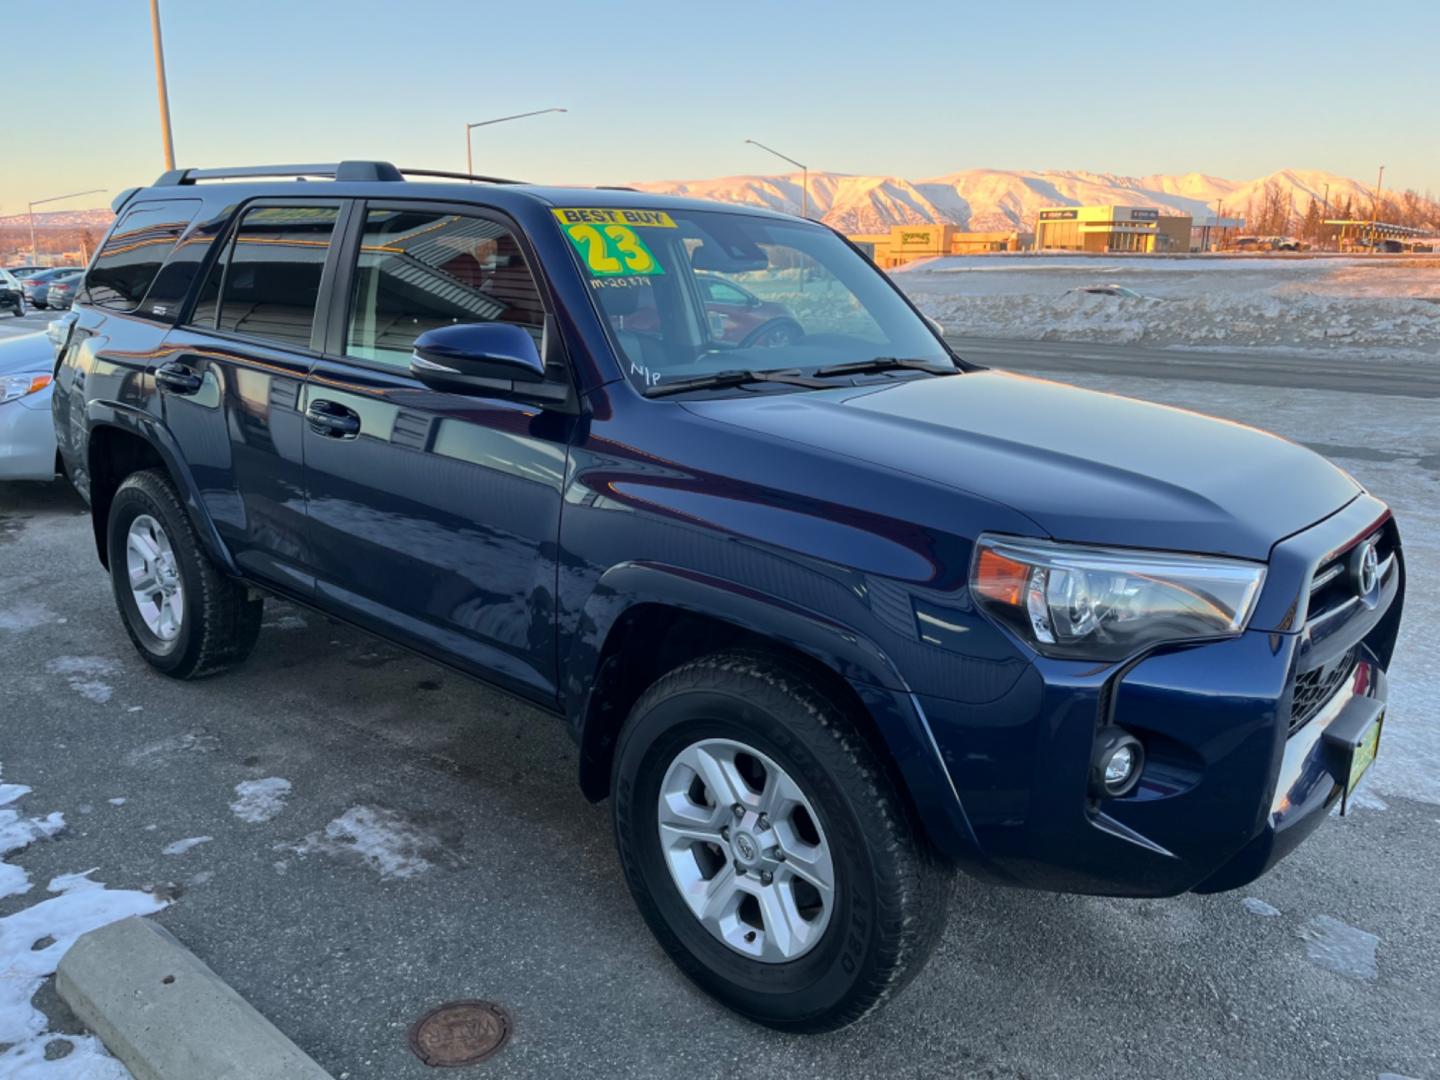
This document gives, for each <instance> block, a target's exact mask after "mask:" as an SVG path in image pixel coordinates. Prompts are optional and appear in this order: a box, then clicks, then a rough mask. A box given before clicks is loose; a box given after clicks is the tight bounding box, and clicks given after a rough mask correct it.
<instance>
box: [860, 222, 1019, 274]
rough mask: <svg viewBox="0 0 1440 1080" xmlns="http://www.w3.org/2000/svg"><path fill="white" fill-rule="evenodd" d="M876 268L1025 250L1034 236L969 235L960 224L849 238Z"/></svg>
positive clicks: (903, 228)
mask: <svg viewBox="0 0 1440 1080" xmlns="http://www.w3.org/2000/svg"><path fill="white" fill-rule="evenodd" d="M850 239H851V240H852V241H854V243H855V244H856V245H857V246H858V247H859V248H860V249H861V250H862V251H864V252H865V254H867V255H869V256H870V258H871V259H872V260H873V261H874V263H875V265H876V266H879V267H881V268H882V269H886V270H889V269H891V268H892V267H896V266H904V265H905V264H906V263H908V262H913V261H914V260H915V259H933V258H935V257H936V256H937V255H976V254H981V253H983V252H987V251H1024V250H1025V249H1026V248H1027V247H1029V246H1030V241H1031V239H1032V237H1031V236H1030V235H1029V234H1028V233H1020V232H966V231H965V230H964V229H962V228H960V226H958V225H896V226H895V227H894V228H893V229H891V230H890V231H889V232H888V233H866V234H863V235H860V236H852V237H850Z"/></svg>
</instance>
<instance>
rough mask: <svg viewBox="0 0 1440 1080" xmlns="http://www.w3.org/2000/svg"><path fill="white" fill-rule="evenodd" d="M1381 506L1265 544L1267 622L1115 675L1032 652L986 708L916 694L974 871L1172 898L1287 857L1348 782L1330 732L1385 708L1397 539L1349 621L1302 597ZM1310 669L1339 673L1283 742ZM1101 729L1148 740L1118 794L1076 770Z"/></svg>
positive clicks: (1368, 505)
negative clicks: (968, 833)
mask: <svg viewBox="0 0 1440 1080" xmlns="http://www.w3.org/2000/svg"><path fill="white" fill-rule="evenodd" d="M1385 514H1386V512H1385V509H1384V507H1383V505H1382V504H1380V503H1378V502H1376V501H1375V500H1374V499H1370V498H1369V497H1362V499H1360V500H1356V502H1355V503H1353V504H1351V507H1347V508H1346V510H1345V511H1342V512H1341V513H1339V514H1337V515H1335V516H1334V517H1333V518H1331V519H1327V521H1326V522H1323V523H1321V525H1317V526H1315V527H1314V528H1312V529H1311V530H1308V531H1307V532H1306V533H1301V534H1299V535H1298V536H1296V537H1292V538H1291V539H1290V540H1287V541H1285V542H1284V543H1282V544H1280V545H1277V548H1276V550H1275V552H1274V553H1273V555H1272V559H1271V568H1270V575H1269V580H1268V581H1267V585H1266V594H1265V595H1263V596H1262V598H1261V608H1262V609H1267V608H1268V613H1273V615H1274V618H1273V619H1271V618H1270V617H1269V614H1268V613H1267V615H1266V618H1265V619H1264V620H1263V621H1261V620H1260V618H1259V617H1260V615H1261V614H1262V613H1261V612H1257V623H1258V625H1259V626H1261V627H1265V629H1251V630H1249V631H1247V632H1246V633H1244V634H1242V635H1240V636H1238V637H1236V638H1231V639H1228V640H1225V641H1218V642H1213V643H1208V644H1200V645H1190V646H1180V647H1174V648H1170V649H1167V650H1158V651H1156V652H1154V653H1152V654H1150V655H1148V656H1146V657H1144V658H1142V659H1140V660H1139V661H1138V662H1134V663H1132V664H1130V665H1122V666H1121V667H1120V668H1119V669H1118V670H1117V669H1116V668H1115V667H1113V666H1096V665H1090V666H1088V667H1087V666H1086V665H1084V664H1079V663H1075V662H1067V661H1050V660H1045V659H1043V658H1036V659H1035V660H1034V661H1033V662H1032V669H1031V671H1030V672H1028V673H1027V674H1026V676H1024V677H1022V678H1021V679H1020V680H1019V681H1018V682H1017V683H1016V684H1015V686H1014V688H1012V690H1011V691H1010V692H1009V693H1008V694H1006V695H1005V697H1004V699H1002V700H1000V701H997V702H994V703H989V704H988V705H986V706H984V707H977V706H973V705H968V706H961V705H958V704H957V703H955V702H949V701H943V700H939V699H921V701H920V704H921V707H922V708H923V709H924V711H925V714H926V716H927V718H928V719H929V721H930V723H931V726H932V729H933V730H934V732H935V736H936V741H937V743H938V745H939V747H940V749H941V752H942V757H943V759H944V761H945V763H946V766H947V768H948V769H949V772H950V775H951V777H952V779H953V780H954V783H955V789H956V792H957V794H958V797H959V799H960V802H961V804H962V806H963V808H964V811H965V814H966V817H967V818H968V820H969V822H970V825H971V827H972V829H973V832H974V836H975V841H976V845H977V848H978V851H977V853H976V858H975V859H974V860H973V866H972V868H973V869H974V870H975V871H976V872H977V873H979V874H980V876H985V877H990V878H993V879H995V880H999V881H1003V882H1008V883H1011V884H1017V885H1024V886H1030V887H1035V888H1043V889H1049V890H1054V891H1060V892H1080V893H1094V894H1103V895H1118V896H1169V895H1175V894H1178V893H1182V892H1186V891H1191V890H1198V891H1204V892H1215V891H1220V890H1224V889H1232V888H1238V887H1239V886H1241V885H1244V884H1246V883H1247V882H1249V881H1252V880H1254V879H1255V878H1256V877H1258V876H1259V875H1260V874H1262V873H1264V872H1265V871H1266V870H1268V869H1269V868H1270V867H1271V866H1273V865H1274V864H1275V862H1276V861H1278V860H1279V859H1280V858H1282V857H1283V856H1284V855H1285V854H1287V853H1288V852H1289V851H1291V850H1293V849H1294V848H1295V846H1296V845H1298V844H1299V842H1300V841H1301V840H1303V839H1304V837H1305V836H1307V835H1308V834H1309V833H1310V832H1311V831H1313V830H1314V829H1315V828H1316V827H1317V826H1318V825H1319V823H1320V822H1322V821H1323V820H1324V819H1325V817H1326V815H1327V813H1328V811H1329V810H1330V809H1331V808H1332V807H1333V806H1334V805H1335V804H1336V802H1337V801H1338V800H1339V799H1340V797H1341V794H1342V792H1343V788H1344V784H1345V782H1346V780H1347V779H1348V769H1349V755H1348V754H1347V753H1345V752H1343V750H1342V748H1340V747H1337V746H1336V745H1334V742H1335V740H1334V739H1332V738H1327V734H1328V733H1330V732H1331V731H1332V729H1334V730H1336V731H1338V730H1339V728H1338V727H1337V725H1340V726H1346V725H1349V726H1353V725H1354V724H1355V723H1356V722H1357V717H1358V714H1359V713H1360V712H1365V713H1368V714H1370V715H1374V714H1377V713H1378V712H1379V711H1380V710H1381V709H1383V707H1384V701H1385V693H1386V682H1385V674H1384V667H1385V665H1386V664H1387V663H1388V662H1389V658H1390V655H1391V652H1392V651H1393V648H1394V641H1395V636H1396V633H1397V630H1398V624H1399V616H1400V609H1401V607H1402V602H1403V594H1404V571H1403V560H1402V559H1401V557H1400V551H1399V545H1398V537H1396V538H1395V548H1394V553H1395V558H1394V560H1393V563H1392V564H1391V565H1390V566H1389V568H1388V570H1387V572H1386V573H1385V575H1384V577H1383V579H1382V581H1381V583H1380V585H1379V587H1378V588H1377V589H1376V590H1375V593H1374V595H1372V596H1370V597H1368V598H1367V601H1366V603H1364V604H1363V605H1362V604H1355V605H1352V606H1351V607H1350V608H1347V609H1346V611H1345V612H1344V617H1343V619H1338V620H1335V619H1332V620H1329V621H1327V622H1326V623H1325V624H1324V626H1323V629H1322V628H1321V627H1320V626H1319V624H1318V623H1315V624H1312V623H1310V622H1306V621H1305V615H1304V611H1305V605H1304V599H1303V598H1304V597H1305V596H1308V590H1309V582H1310V579H1311V577H1312V575H1313V574H1314V572H1315V569H1316V567H1317V566H1318V565H1320V564H1322V563H1323V562H1324V561H1325V560H1326V559H1329V558H1333V557H1334V554H1335V552H1336V551H1338V550H1341V549H1342V548H1343V547H1344V546H1345V545H1346V544H1348V543H1351V542H1353V540H1354V539H1355V537H1356V536H1359V535H1366V534H1368V533H1369V532H1370V531H1372V530H1374V529H1376V528H1377V527H1378V526H1377V520H1387V518H1385V517H1383V515H1385ZM1385 527H1386V528H1387V529H1389V530H1390V532H1391V534H1392V535H1393V524H1388V525H1386V526H1385ZM1287 596H1288V601H1287ZM1318 664H1335V665H1342V666H1343V672H1342V674H1344V675H1345V677H1344V678H1343V679H1341V680H1339V681H1338V682H1337V685H1336V688H1335V689H1333V690H1331V691H1330V692H1329V693H1328V695H1327V699H1326V702H1325V704H1324V705H1323V706H1322V707H1321V708H1320V710H1319V711H1318V712H1317V713H1316V714H1315V715H1314V716H1313V717H1312V718H1310V719H1309V720H1308V722H1305V723H1304V724H1303V726H1297V727H1296V730H1294V731H1293V733H1292V731H1291V726H1292V725H1291V721H1292V706H1293V707H1294V708H1295V710H1296V711H1295V714H1294V715H1295V717H1296V718H1297V722H1298V718H1299V716H1300V713H1299V711H1298V710H1299V706H1298V705H1297V704H1296V702H1297V699H1296V685H1297V674H1298V673H1300V672H1306V671H1309V670H1310V669H1311V668H1313V667H1314V666H1316V665H1318ZM1359 719H1363V717H1359ZM1110 725H1116V726H1119V727H1120V728H1122V729H1124V730H1125V731H1127V732H1129V733H1130V734H1132V735H1135V736H1136V737H1138V738H1139V739H1140V740H1141V741H1142V743H1144V745H1145V749H1146V764H1145V767H1144V771H1143V773H1142V776H1141V780H1140V783H1139V784H1138V785H1137V787H1136V788H1135V789H1134V790H1133V791H1131V792H1130V793H1129V794H1127V795H1125V796H1124V797H1122V798H1118V799H1117V798H1102V799H1096V798H1093V797H1092V795H1091V793H1090V791H1089V787H1088V768H1089V763H1090V760H1091V756H1092V748H1093V747H1094V745H1095V740H1096V734H1097V732H1098V731H1099V730H1100V729H1101V728H1103V727H1107V726H1110Z"/></svg>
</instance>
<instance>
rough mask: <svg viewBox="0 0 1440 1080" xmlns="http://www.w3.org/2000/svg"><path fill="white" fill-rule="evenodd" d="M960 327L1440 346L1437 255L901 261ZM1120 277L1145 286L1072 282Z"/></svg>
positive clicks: (943, 318)
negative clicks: (1123, 292)
mask: <svg viewBox="0 0 1440 1080" xmlns="http://www.w3.org/2000/svg"><path fill="white" fill-rule="evenodd" d="M894 276H895V281H896V283H897V284H899V286H900V287H901V288H902V289H904V290H905V292H906V293H907V294H908V295H909V296H910V297H911V299H913V300H914V301H915V302H916V304H917V305H918V306H919V307H920V308H921V310H922V311H924V312H925V314H927V315H929V316H930V317H931V318H934V319H936V320H937V321H939V322H940V323H941V324H942V325H944V326H945V328H946V330H947V332H949V333H951V334H955V335H960V336H972V337H993V338H1016V339H1028V340H1041V341H1045V340H1055V341H1097V342H1109V343H1120V344H1144V345H1159V346H1173V345H1179V346H1194V347H1207V346H1208V347H1217V348H1218V347H1231V346H1234V347H1242V348H1255V347H1269V348H1286V349H1305V350H1315V349H1359V350H1366V351H1367V352H1369V353H1373V354H1375V355H1377V356H1378V355H1382V354H1383V355H1398V354H1405V355H1412V354H1421V355H1432V356H1437V357H1440V303H1437V302H1434V301H1435V300H1440V264H1426V263H1425V262H1422V261H1418V260H1417V261H1414V262H1404V263H1395V262H1375V261H1373V260H1372V261H1367V260H1364V259H1290V260H1286V259H1266V258H1254V259H1252V258H1247V257H1239V258H1233V259H1183V258H1180V259H1176V258H1171V259H1163V258H1152V257H1132V258H1129V259H1124V258H1121V259H1095V258H1068V259H1067V258H1063V257H1059V258H1050V257H1032V256H979V257H969V258H966V257H954V258H942V259H932V260H928V261H925V262H917V263H914V264H911V265H910V266H907V267H904V268H901V269H899V270H896V271H895V272H894ZM1098 284H1119V285H1124V286H1125V287H1127V288H1130V289H1133V290H1135V291H1136V292H1138V293H1141V294H1142V297H1143V298H1140V299H1136V298H1130V297H1123V296H1120V297H1116V296H1097V295H1094V294H1089V293H1077V292H1071V291H1070V290H1072V289H1076V288H1082V287H1085V286H1090V285H1098Z"/></svg>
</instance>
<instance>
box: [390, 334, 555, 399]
mask: <svg viewBox="0 0 1440 1080" xmlns="http://www.w3.org/2000/svg"><path fill="white" fill-rule="evenodd" d="M413 348H414V352H413V354H412V355H411V358H410V373H411V374H412V375H414V376H415V377H416V378H417V379H419V380H420V381H421V382H423V383H425V384H426V385H427V386H430V385H434V384H435V383H436V382H440V381H444V382H447V383H451V384H453V383H456V382H464V383H468V382H470V381H471V380H479V381H480V383H481V384H482V385H483V384H484V383H501V382H503V383H507V384H508V383H514V382H521V383H537V382H544V381H545V361H544V360H543V359H542V358H541V356H540V349H539V347H538V346H537V345H536V344H535V339H534V338H533V337H531V336H530V332H529V331H528V330H525V329H524V328H522V327H519V326H516V325H515V324H514V323H501V322H489V323H456V324H455V325H453V326H439V327H436V328H435V329H434V330H427V331H425V333H423V334H421V335H420V336H419V337H418V338H416V339H415V344H414V346H413ZM432 380H433V381H432ZM451 388H452V387H451V386H444V387H439V386H437V387H436V389H451ZM491 388H492V389H493V387H491Z"/></svg>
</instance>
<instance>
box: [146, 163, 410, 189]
mask: <svg viewBox="0 0 1440 1080" xmlns="http://www.w3.org/2000/svg"><path fill="white" fill-rule="evenodd" d="M284 176H293V177H297V178H298V177H305V176H324V177H329V178H330V179H332V180H354V181H365V180H404V179H405V178H404V177H403V176H401V175H400V170H399V169H397V168H395V166H394V165H391V164H390V163H389V162H388V161H341V162H338V163H331V164H327V165H245V166H241V167H238V168H226V169H171V170H170V171H169V172H167V173H164V174H163V175H162V176H161V177H160V179H158V180H156V181H155V187H173V186H175V185H178V184H194V183H196V182H197V181H200V180H254V179H261V178H265V177H284Z"/></svg>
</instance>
